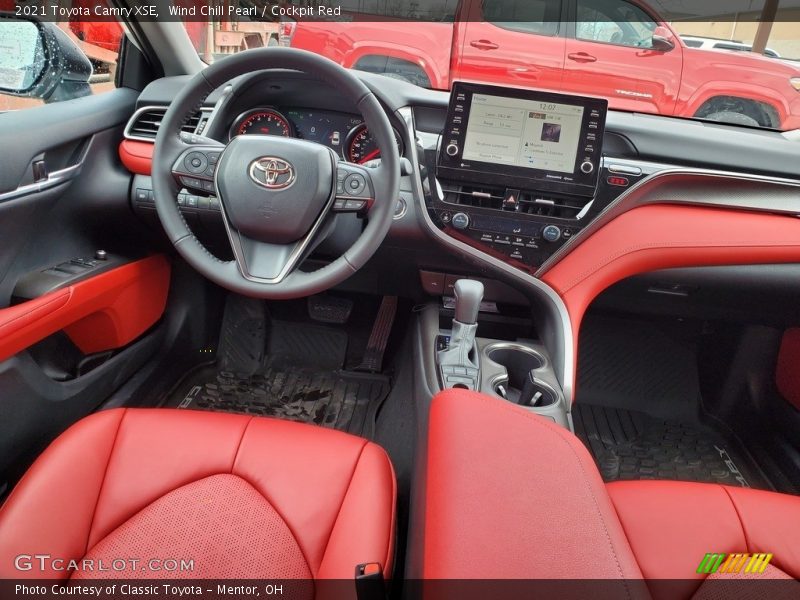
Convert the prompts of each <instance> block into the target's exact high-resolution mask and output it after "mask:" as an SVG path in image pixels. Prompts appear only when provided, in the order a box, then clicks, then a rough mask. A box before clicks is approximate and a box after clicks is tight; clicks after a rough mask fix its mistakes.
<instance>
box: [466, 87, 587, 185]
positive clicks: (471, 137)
mask: <svg viewBox="0 0 800 600" xmlns="http://www.w3.org/2000/svg"><path fill="white" fill-rule="evenodd" d="M583 111H584V109H583V107H582V106H575V105H570V104H557V103H555V102H541V101H538V102H537V101H535V100H522V99H519V98H503V97H501V96H489V95H487V94H474V95H473V96H472V105H471V107H470V114H469V123H467V135H466V138H465V140H464V153H463V155H462V158H463V159H464V160H479V161H483V162H494V163H502V164H504V165H514V166H518V167H527V168H539V169H546V170H549V171H558V172H560V173H572V171H573V169H574V168H575V156H577V154H578V143H579V142H580V134H581V122H582V121H583Z"/></svg>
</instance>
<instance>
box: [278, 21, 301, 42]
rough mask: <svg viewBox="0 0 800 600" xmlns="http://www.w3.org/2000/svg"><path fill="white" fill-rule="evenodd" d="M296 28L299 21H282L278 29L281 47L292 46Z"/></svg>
mask: <svg viewBox="0 0 800 600" xmlns="http://www.w3.org/2000/svg"><path fill="white" fill-rule="evenodd" d="M296 27H297V21H292V20H291V19H287V20H284V21H281V24H280V26H279V27H278V43H279V44H280V45H281V46H291V44H292V36H293V35H294V31H295V28H296Z"/></svg>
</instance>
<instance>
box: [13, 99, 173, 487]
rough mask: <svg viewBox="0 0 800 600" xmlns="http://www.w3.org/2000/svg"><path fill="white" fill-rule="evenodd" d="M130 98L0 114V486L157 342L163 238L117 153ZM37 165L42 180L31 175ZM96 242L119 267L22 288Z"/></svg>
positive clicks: (164, 277) (132, 370)
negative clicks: (140, 210) (138, 203)
mask: <svg viewBox="0 0 800 600" xmlns="http://www.w3.org/2000/svg"><path fill="white" fill-rule="evenodd" d="M137 95H138V94H137V92H135V91H133V90H130V89H126V88H120V89H117V90H112V91H109V92H107V93H104V94H101V95H97V96H86V97H83V98H78V99H75V100H71V101H69V102H60V103H54V104H46V105H43V106H40V107H36V108H30V109H25V110H20V111H16V112H13V113H11V112H9V113H3V114H0V139H3V140H11V141H12V142H11V143H4V144H0V164H2V165H3V167H2V168H0V398H2V402H0V490H2V487H3V481H4V480H10V479H13V476H14V474H15V473H17V472H18V471H19V470H20V469H21V468H24V466H25V463H26V462H27V461H28V460H29V459H30V458H31V457H32V456H33V455H34V454H35V453H36V452H37V451H38V450H40V449H41V448H42V446H43V445H44V444H46V443H47V442H48V441H49V440H50V439H51V438H52V437H53V436H54V435H56V434H58V433H59V432H60V431H62V430H63V429H65V428H66V427H67V426H69V425H70V424H71V423H72V422H74V421H75V420H77V419H79V418H81V417H83V416H85V415H86V414H88V413H90V412H91V411H93V410H95V409H96V408H97V407H98V406H100V405H101V404H102V403H103V402H104V401H105V400H106V399H107V398H108V397H109V396H110V395H111V394H112V393H113V392H114V391H115V390H116V389H118V388H119V386H120V385H122V384H123V383H124V382H125V381H126V380H128V379H129V378H130V377H131V376H133V375H134V374H136V372H137V371H138V370H139V369H141V368H142V366H143V365H145V364H146V362H147V361H148V360H149V359H150V358H151V357H152V356H153V355H154V354H155V352H156V350H157V349H158V347H159V344H160V339H161V337H162V335H163V334H162V328H159V327H157V326H156V327H154V326H155V325H157V322H158V320H159V318H160V317H161V315H162V313H163V311H164V307H165V304H166V298H167V290H168V286H169V277H170V268H169V262H168V261H167V259H166V258H165V257H164V256H163V255H159V254H158V252H159V250H161V249H163V248H165V242H164V241H163V239H162V237H161V236H160V235H158V233H157V232H155V231H153V230H151V229H150V228H148V227H146V226H145V224H144V223H141V222H140V221H139V220H138V219H137V218H136V216H135V215H134V214H133V212H132V210H131V207H130V201H129V191H130V185H131V174H130V172H129V171H127V170H126V169H125V168H124V166H123V165H122V164H121V162H120V158H119V154H118V148H119V144H120V141H121V140H122V131H123V129H124V126H125V123H126V122H127V120H128V118H129V117H130V116H131V114H132V113H133V111H134V108H135V102H136V98H137ZM40 160H43V161H45V163H46V166H47V171H48V172H49V174H50V177H51V179H50V180H48V179H46V178H45V177H43V176H41V173H40V179H41V181H34V168H33V163H34V162H35V161H40ZM65 172H66V174H67V176H64V177H63V178H61V179H58V180H56V181H53V180H52V178H53V175H54V174H56V176H58V174H59V173H61V174H62V175H63V174H64V173H65ZM42 183H43V184H42ZM101 249H102V250H105V251H106V252H107V253H108V254H109V255H111V256H113V257H115V259H118V260H119V263H120V264H121V265H123V266H119V267H117V268H109V269H107V270H105V271H103V272H100V271H97V272H95V271H91V272H88V273H86V274H85V277H81V276H78V279H76V280H70V281H68V282H66V283H64V284H63V285H62V286H60V287H57V288H55V289H53V288H52V286H51V287H50V288H46V289H44V290H43V292H42V293H40V294H36V293H34V294H28V295H25V294H22V293H21V290H23V289H28V290H30V289H31V287H30V286H28V288H25V286H24V285H23V284H25V283H26V282H29V281H30V280H31V277H32V275H31V274H36V273H40V272H42V271H45V270H48V269H51V268H53V267H54V266H57V265H62V264H69V262H70V260H72V259H76V258H84V257H92V256H94V254H95V252H96V251H98V250H101ZM148 256H150V257H149V258H146V257H148ZM33 279H34V280H36V277H35V276H33ZM15 289H16V290H17V291H16V293H15ZM33 289H37V288H36V287H35V286H33ZM0 493H2V492H1V491H0Z"/></svg>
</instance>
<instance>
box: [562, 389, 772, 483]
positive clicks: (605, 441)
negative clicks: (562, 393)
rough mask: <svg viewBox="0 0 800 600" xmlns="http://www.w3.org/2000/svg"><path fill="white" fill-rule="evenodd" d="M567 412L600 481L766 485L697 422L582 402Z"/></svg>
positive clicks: (747, 463) (728, 446) (733, 450)
mask: <svg viewBox="0 0 800 600" xmlns="http://www.w3.org/2000/svg"><path fill="white" fill-rule="evenodd" d="M572 417H573V421H574V424H575V433H576V435H577V436H578V437H579V438H580V439H581V440H583V442H584V443H585V444H586V446H587V447H588V448H589V451H590V452H591V453H592V455H593V456H594V459H595V461H596V462H597V465H598V467H599V469H600V473H601V475H602V476H603V479H604V480H605V481H617V480H625V479H672V480H677V481H701V482H707V483H722V484H726V485H733V486H742V487H756V488H767V489H769V488H770V486H769V485H768V484H767V482H766V481H765V480H764V479H763V477H762V476H761V475H760V472H759V471H758V470H757V469H756V468H754V467H753V466H752V465H751V462H750V460H749V459H748V458H747V457H746V455H745V454H744V453H741V452H739V451H737V449H736V447H735V445H734V444H732V443H730V442H728V441H726V440H725V439H723V438H722V436H721V435H719V434H718V433H716V432H715V431H712V430H710V429H706V428H704V427H702V426H696V425H689V424H685V423H682V422H680V421H672V420H667V419H663V418H657V417H652V416H649V415H647V414H645V413H642V412H638V411H632V410H626V409H621V408H610V407H605V406H597V405H592V404H585V403H577V404H576V405H575V406H574V407H573V412H572Z"/></svg>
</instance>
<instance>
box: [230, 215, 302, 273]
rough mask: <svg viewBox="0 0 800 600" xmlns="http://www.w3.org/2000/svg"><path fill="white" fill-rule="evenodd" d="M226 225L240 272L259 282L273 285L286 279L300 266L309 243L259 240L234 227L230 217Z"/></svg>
mask: <svg viewBox="0 0 800 600" xmlns="http://www.w3.org/2000/svg"><path fill="white" fill-rule="evenodd" d="M223 218H224V217H223ZM225 226H226V227H228V237H229V238H230V242H231V248H232V249H233V255H234V257H235V260H236V264H237V266H238V267H239V272H240V273H241V274H242V275H243V276H244V277H245V279H248V280H249V281H253V282H256V283H262V284H273V285H274V284H277V283H280V282H281V281H283V280H284V279H286V278H287V277H288V276H289V275H291V273H292V272H293V271H294V270H295V269H296V268H297V265H298V264H299V262H300V260H301V259H302V257H303V254H304V251H305V248H306V247H307V246H308V244H307V243H305V240H300V241H297V242H293V243H289V244H270V243H267V242H262V241H256V240H253V239H251V238H249V237H247V236H246V235H244V234H243V233H241V232H239V231H236V230H235V229H233V228H232V227H231V226H230V224H229V223H228V222H227V219H226V223H225Z"/></svg>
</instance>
